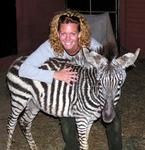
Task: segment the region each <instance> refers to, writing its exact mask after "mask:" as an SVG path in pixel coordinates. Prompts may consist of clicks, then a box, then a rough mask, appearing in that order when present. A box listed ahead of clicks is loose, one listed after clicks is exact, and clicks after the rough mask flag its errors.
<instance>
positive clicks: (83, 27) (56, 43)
mask: <svg viewBox="0 0 145 150" xmlns="http://www.w3.org/2000/svg"><path fill="white" fill-rule="evenodd" d="M65 17H67V19H69V20H71V23H76V24H78V25H79V27H78V28H79V30H80V31H81V36H80V38H79V46H80V47H89V45H90V37H91V32H90V27H89V24H88V22H87V20H86V18H85V17H84V16H83V15H81V14H80V13H79V12H77V11H72V10H66V11H64V12H60V13H59V14H57V15H55V16H54V17H53V19H52V21H51V24H50V35H49V41H50V44H51V46H52V48H53V49H54V52H55V53H56V55H61V54H63V52H64V48H63V45H62V44H61V42H60V40H59V37H58V31H59V27H60V25H61V24H62V23H64V22H65V23H69V22H66V20H65V19H61V18H65ZM63 21H64V22H63Z"/></svg>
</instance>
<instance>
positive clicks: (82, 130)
mask: <svg viewBox="0 0 145 150" xmlns="http://www.w3.org/2000/svg"><path fill="white" fill-rule="evenodd" d="M76 124H77V129H78V134H79V142H80V150H88V149H89V145H88V138H89V133H90V129H91V127H92V124H93V121H91V122H90V121H88V120H87V119H86V118H76Z"/></svg>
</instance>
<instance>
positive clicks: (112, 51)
mask: <svg viewBox="0 0 145 150" xmlns="http://www.w3.org/2000/svg"><path fill="white" fill-rule="evenodd" d="M99 53H100V54H101V55H103V56H104V57H106V58H107V59H108V63H111V62H112V60H113V59H114V58H116V57H117V56H118V50H117V48H116V45H115V44H114V43H107V44H105V45H103V48H102V49H101V50H100V52H99Z"/></svg>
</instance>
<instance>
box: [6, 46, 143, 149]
mask: <svg viewBox="0 0 145 150" xmlns="http://www.w3.org/2000/svg"><path fill="white" fill-rule="evenodd" d="M139 52H140V49H139V48H138V49H137V50H136V51H135V53H126V54H124V55H123V56H121V57H118V58H113V59H112V60H111V61H109V60H108V59H107V58H106V57H105V56H103V55H101V54H98V53H96V52H94V51H91V52H90V51H88V50H87V49H86V48H84V49H83V53H84V57H85V59H86V62H87V63H85V64H84V66H80V65H77V64H74V63H71V62H70V61H68V60H65V59H60V58H52V59H50V60H48V61H47V62H45V63H44V64H43V65H42V66H41V67H40V68H41V69H51V70H55V71H56V70H59V69H62V68H67V67H71V68H72V70H74V71H77V72H78V74H79V79H78V82H77V83H74V84H72V86H70V85H68V84H67V83H65V82H64V81H59V80H55V79H54V80H53V82H52V84H47V83H44V82H40V81H35V80H31V79H27V78H22V77H19V75H18V71H19V68H20V65H21V64H22V63H23V61H24V60H25V59H26V57H24V56H21V57H20V58H18V59H17V60H15V62H14V63H13V64H12V65H11V66H10V68H9V70H8V72H7V75H6V78H7V85H8V89H9V92H10V96H11V113H10V115H9V119H8V123H7V132H8V141H7V150H10V147H11V143H12V136H13V133H14V130H15V127H16V124H17V121H19V125H20V127H21V130H22V132H23V133H24V136H25V137H26V140H27V142H28V144H29V147H30V149H31V150H38V148H37V146H36V144H35V141H34V139H33V137H32V134H31V125H32V121H33V119H34V118H35V117H36V115H37V114H38V112H39V111H43V112H45V113H46V114H50V115H53V116H55V117H75V120H76V125H77V130H78V139H79V143H80V150H88V149H89V145H88V138H89V132H90V129H91V126H92V124H93V122H94V121H95V120H97V119H98V118H102V119H103V121H104V122H106V123H110V122H111V121H112V120H113V119H114V117H115V111H114V108H115V106H116V105H117V103H118V101H119V98H120V95H121V87H122V85H123V83H124V81H125V78H126V68H127V67H129V66H131V65H134V62H135V61H136V59H137V57H138V55H139Z"/></svg>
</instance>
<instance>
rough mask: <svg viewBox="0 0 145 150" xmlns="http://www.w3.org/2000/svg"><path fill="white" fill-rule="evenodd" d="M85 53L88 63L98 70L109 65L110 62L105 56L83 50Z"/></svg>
mask: <svg viewBox="0 0 145 150" xmlns="http://www.w3.org/2000/svg"><path fill="white" fill-rule="evenodd" d="M83 53H84V56H85V59H86V62H87V63H89V64H91V65H93V66H95V67H97V68H98V67H99V66H100V65H102V64H104V65H105V64H107V62H108V60H107V59H106V58H105V57H104V56H102V55H100V54H98V53H97V52H95V51H89V50H88V49H87V48H83Z"/></svg>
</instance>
